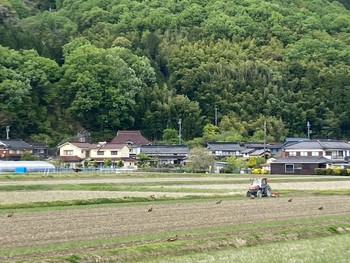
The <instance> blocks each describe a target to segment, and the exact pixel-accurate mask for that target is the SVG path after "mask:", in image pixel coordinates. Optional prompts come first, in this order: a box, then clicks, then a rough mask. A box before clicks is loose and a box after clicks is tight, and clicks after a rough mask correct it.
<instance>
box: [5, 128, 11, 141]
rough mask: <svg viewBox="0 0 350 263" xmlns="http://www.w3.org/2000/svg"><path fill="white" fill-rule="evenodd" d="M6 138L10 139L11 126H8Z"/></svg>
mask: <svg viewBox="0 0 350 263" xmlns="http://www.w3.org/2000/svg"><path fill="white" fill-rule="evenodd" d="M6 139H7V140H8V139H10V126H6Z"/></svg>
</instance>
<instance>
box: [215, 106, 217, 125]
mask: <svg viewBox="0 0 350 263" xmlns="http://www.w3.org/2000/svg"><path fill="white" fill-rule="evenodd" d="M215 126H218V107H216V106H215Z"/></svg>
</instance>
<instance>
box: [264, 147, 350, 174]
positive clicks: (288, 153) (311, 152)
mask: <svg viewBox="0 0 350 263" xmlns="http://www.w3.org/2000/svg"><path fill="white" fill-rule="evenodd" d="M349 156H350V144H349V143H347V142H342V141H336V140H306V141H299V142H294V143H290V142H289V143H286V144H285V145H284V146H283V147H282V158H279V159H277V160H276V161H274V162H273V163H271V173H272V174H315V169H316V168H326V167H328V166H330V165H337V166H340V167H344V166H345V165H347V164H348V163H349Z"/></svg>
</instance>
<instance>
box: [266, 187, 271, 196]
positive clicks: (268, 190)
mask: <svg viewBox="0 0 350 263" xmlns="http://www.w3.org/2000/svg"><path fill="white" fill-rule="evenodd" d="M266 197H271V190H270V189H266Z"/></svg>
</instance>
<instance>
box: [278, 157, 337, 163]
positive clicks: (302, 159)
mask: <svg viewBox="0 0 350 263" xmlns="http://www.w3.org/2000/svg"><path fill="white" fill-rule="evenodd" d="M273 163H333V161H332V160H330V159H327V158H325V157H318V156H310V157H306V156H288V157H285V158H279V159H276V161H274V162H273Z"/></svg>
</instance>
